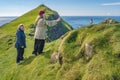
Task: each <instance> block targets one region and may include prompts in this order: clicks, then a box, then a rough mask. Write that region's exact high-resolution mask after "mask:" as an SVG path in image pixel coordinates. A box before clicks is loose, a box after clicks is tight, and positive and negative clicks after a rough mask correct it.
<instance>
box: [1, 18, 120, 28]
mask: <svg viewBox="0 0 120 80" xmlns="http://www.w3.org/2000/svg"><path fill="white" fill-rule="evenodd" d="M16 18H17V17H16V16H15V17H14V16H12V17H11V16H10V17H0V26H2V25H4V24H6V23H9V22H10V21H12V20H14V19H16ZM106 18H111V19H115V20H116V21H118V22H120V16H62V19H64V20H65V21H66V22H68V23H69V24H70V25H71V26H72V27H73V28H74V29H76V28H79V27H81V26H86V25H89V24H90V19H93V24H98V23H100V22H102V21H103V20H104V19H106Z"/></svg>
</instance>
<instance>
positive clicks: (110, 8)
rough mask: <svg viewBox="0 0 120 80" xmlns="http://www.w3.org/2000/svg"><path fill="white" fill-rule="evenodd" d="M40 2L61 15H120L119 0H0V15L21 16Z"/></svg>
mask: <svg viewBox="0 0 120 80" xmlns="http://www.w3.org/2000/svg"><path fill="white" fill-rule="evenodd" d="M41 4H45V5H46V6H48V7H49V8H51V9H52V10H55V11H57V12H58V13H59V14H60V15H61V16H120V0H0V16H21V15H23V14H25V13H27V12H28V11H30V10H32V9H34V8H36V7H38V6H39V5H41Z"/></svg>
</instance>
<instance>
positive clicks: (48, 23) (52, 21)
mask: <svg viewBox="0 0 120 80" xmlns="http://www.w3.org/2000/svg"><path fill="white" fill-rule="evenodd" d="M60 20H61V18H60V17H59V18H58V19H57V20H51V21H46V24H47V25H48V26H50V27H51V26H55V25H56V24H57V23H58V22H59V21H60Z"/></svg>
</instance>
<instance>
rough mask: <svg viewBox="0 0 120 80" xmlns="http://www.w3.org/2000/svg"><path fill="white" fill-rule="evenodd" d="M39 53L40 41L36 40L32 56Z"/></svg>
mask: <svg viewBox="0 0 120 80" xmlns="http://www.w3.org/2000/svg"><path fill="white" fill-rule="evenodd" d="M37 51H38V39H35V42H34V51H33V52H32V54H35V55H37Z"/></svg>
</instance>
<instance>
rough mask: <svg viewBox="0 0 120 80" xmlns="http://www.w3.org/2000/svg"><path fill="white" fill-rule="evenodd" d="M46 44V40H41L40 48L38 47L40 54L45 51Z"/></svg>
mask: <svg viewBox="0 0 120 80" xmlns="http://www.w3.org/2000/svg"><path fill="white" fill-rule="evenodd" d="M44 45H45V40H40V41H39V49H38V53H39V54H41V53H43V48H44Z"/></svg>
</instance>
